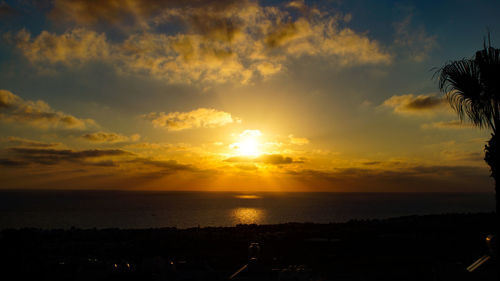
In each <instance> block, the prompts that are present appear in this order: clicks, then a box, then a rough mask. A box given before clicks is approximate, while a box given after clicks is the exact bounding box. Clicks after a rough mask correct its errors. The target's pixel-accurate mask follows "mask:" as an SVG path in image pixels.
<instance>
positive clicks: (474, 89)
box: [435, 34, 500, 268]
mask: <svg viewBox="0 0 500 281" xmlns="http://www.w3.org/2000/svg"><path fill="white" fill-rule="evenodd" d="M435 77H437V79H438V83H439V89H440V91H441V92H443V93H445V94H446V95H445V97H446V99H447V100H448V102H449V103H450V105H451V107H452V108H453V109H454V110H455V111H456V113H457V114H458V116H459V118H460V120H461V121H464V120H468V121H470V122H471V123H472V124H473V125H475V126H477V127H479V128H484V129H489V130H491V139H490V140H489V141H488V143H487V144H486V145H485V147H484V151H485V156H484V160H485V161H486V163H487V164H488V165H489V166H490V171H491V177H493V179H494V180H495V199H496V214H497V216H496V233H497V241H498V236H499V234H500V215H499V214H500V139H499V138H500V136H499V133H500V49H495V48H493V47H491V41H490V35H489V34H488V45H486V40H484V47H483V49H482V50H479V51H477V52H476V54H475V55H474V56H473V57H472V58H469V59H467V58H465V59H461V60H456V61H451V62H449V63H446V64H445V65H444V66H443V67H442V68H439V69H438V70H437V71H436V72H435ZM496 256H497V262H498V260H500V255H499V247H498V246H497V249H496ZM499 265H500V263H499ZM499 268H500V266H499Z"/></svg>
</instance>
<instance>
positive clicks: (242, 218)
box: [231, 208, 264, 224]
mask: <svg viewBox="0 0 500 281" xmlns="http://www.w3.org/2000/svg"><path fill="white" fill-rule="evenodd" d="M231 217H232V219H233V222H234V224H253V223H255V224H260V223H262V221H263V219H264V211H263V210H261V209H257V208H236V209H233V210H232V213H231Z"/></svg>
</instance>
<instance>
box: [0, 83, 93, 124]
mask: <svg viewBox="0 0 500 281" xmlns="http://www.w3.org/2000/svg"><path fill="white" fill-rule="evenodd" d="M0 120H1V121H6V122H15V123H22V124H28V125H31V126H34V127H38V128H44V129H46V128H62V129H85V128H88V127H91V126H95V125H96V123H95V122H94V120H92V119H79V118H77V117H74V116H72V115H69V114H65V113H63V112H60V111H55V110H53V109H52V108H51V107H50V106H49V105H48V104H47V103H46V102H44V101H41V100H38V101H30V100H24V99H22V98H21V97H19V96H17V95H15V94H13V93H11V92H9V91H7V90H0Z"/></svg>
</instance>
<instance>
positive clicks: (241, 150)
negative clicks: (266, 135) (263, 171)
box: [232, 130, 262, 157]
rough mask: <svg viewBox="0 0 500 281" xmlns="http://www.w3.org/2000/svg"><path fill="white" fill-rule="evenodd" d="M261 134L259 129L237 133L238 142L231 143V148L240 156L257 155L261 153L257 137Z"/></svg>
mask: <svg viewBox="0 0 500 281" xmlns="http://www.w3.org/2000/svg"><path fill="white" fill-rule="evenodd" d="M261 135H262V133H261V132H260V131H259V130H245V131H244V132H243V133H241V134H240V135H239V139H240V141H239V142H236V143H233V144H232V148H234V149H235V150H236V153H237V154H238V155H240V156H251V157H257V156H259V155H260V154H261V151H260V143H259V140H258V138H259V137H260V136H261Z"/></svg>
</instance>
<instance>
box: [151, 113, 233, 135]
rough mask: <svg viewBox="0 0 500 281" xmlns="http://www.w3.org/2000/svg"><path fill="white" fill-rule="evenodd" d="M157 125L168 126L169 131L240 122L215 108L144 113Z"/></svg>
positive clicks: (160, 126) (159, 126) (213, 126)
mask: <svg viewBox="0 0 500 281" xmlns="http://www.w3.org/2000/svg"><path fill="white" fill-rule="evenodd" d="M143 118H145V119H146V120H150V121H151V122H152V123H153V125H154V126H155V127H158V128H166V129H167V130H169V131H181V130H186V129H193V128H216V127H222V126H225V125H228V124H231V123H235V122H240V120H239V119H238V118H235V117H232V116H231V114H230V113H228V112H224V111H220V110H216V109H213V108H198V109H195V110H192V111H189V112H170V113H165V112H159V113H156V112H152V113H149V114H146V115H143Z"/></svg>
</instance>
